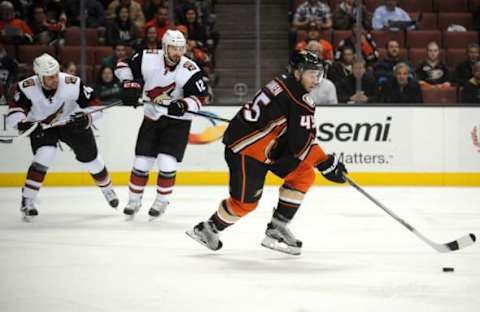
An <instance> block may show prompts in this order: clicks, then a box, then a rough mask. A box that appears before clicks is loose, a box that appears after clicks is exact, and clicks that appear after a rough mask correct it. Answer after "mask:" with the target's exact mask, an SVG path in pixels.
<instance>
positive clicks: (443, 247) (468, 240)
mask: <svg viewBox="0 0 480 312" xmlns="http://www.w3.org/2000/svg"><path fill="white" fill-rule="evenodd" d="M476 240H477V238H476V237H475V235H474V234H472V233H469V234H467V235H465V236H462V237H460V238H459V239H457V240H454V241H452V242H450V243H446V244H436V245H435V246H434V248H435V249H436V250H437V251H439V252H443V253H444V252H451V251H455V250H459V249H462V248H465V247H468V246H470V245H473V244H474V243H475V241H476Z"/></svg>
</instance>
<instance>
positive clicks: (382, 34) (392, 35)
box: [371, 30, 405, 48]
mask: <svg viewBox="0 0 480 312" xmlns="http://www.w3.org/2000/svg"><path fill="white" fill-rule="evenodd" d="M371 34H372V37H373V39H374V40H375V42H376V43H377V47H379V48H385V44H386V43H387V41H388V40H391V39H394V40H396V41H398V43H399V44H400V47H402V48H403V47H405V34H404V32H403V31H383V30H374V31H372V32H371Z"/></svg>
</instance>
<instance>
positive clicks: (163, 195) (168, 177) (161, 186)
mask: <svg viewBox="0 0 480 312" xmlns="http://www.w3.org/2000/svg"><path fill="white" fill-rule="evenodd" d="M176 174H177V172H176V171H159V172H158V177H157V198H158V199H160V200H161V201H164V202H168V197H169V196H170V194H172V192H173V186H174V185H175V177H176Z"/></svg>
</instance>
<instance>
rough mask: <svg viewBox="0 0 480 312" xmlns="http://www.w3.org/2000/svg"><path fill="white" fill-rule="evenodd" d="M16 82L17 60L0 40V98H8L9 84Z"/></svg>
mask: <svg viewBox="0 0 480 312" xmlns="http://www.w3.org/2000/svg"><path fill="white" fill-rule="evenodd" d="M15 82H17V61H16V60H15V59H14V58H12V57H10V56H9V55H8V54H7V51H6V50H5V47H4V46H3V42H2V40H0V98H2V99H3V101H4V102H5V100H7V101H8V100H10V95H11V93H10V92H9V91H10V89H11V86H13V85H14V84H15Z"/></svg>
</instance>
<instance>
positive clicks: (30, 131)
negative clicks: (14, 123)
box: [0, 101, 123, 144]
mask: <svg viewBox="0 0 480 312" xmlns="http://www.w3.org/2000/svg"><path fill="white" fill-rule="evenodd" d="M121 104H123V102H122V101H115V102H113V103H110V104H108V105H105V106H102V107H100V108H97V109H94V110H91V111H86V112H85V114H88V115H91V114H94V113H97V112H102V111H104V110H106V109H108V108H110V107H113V106H118V105H121ZM69 121H70V120H69V119H67V120H63V121H58V122H55V123H53V124H50V125H46V126H42V125H41V124H40V122H41V121H38V120H37V121H34V122H33V125H32V127H31V128H30V129H28V130H26V131H25V132H23V133H21V134H19V135H16V136H10V137H8V138H7V139H4V138H0V143H7V144H10V143H13V142H14V140H17V139H19V138H23V137H26V136H28V135H30V133H32V132H33V131H34V130H35V129H36V128H37V127H42V129H43V130H47V129H50V128H54V127H58V126H63V125H65V124H67V123H68V122H69Z"/></svg>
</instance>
